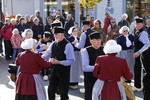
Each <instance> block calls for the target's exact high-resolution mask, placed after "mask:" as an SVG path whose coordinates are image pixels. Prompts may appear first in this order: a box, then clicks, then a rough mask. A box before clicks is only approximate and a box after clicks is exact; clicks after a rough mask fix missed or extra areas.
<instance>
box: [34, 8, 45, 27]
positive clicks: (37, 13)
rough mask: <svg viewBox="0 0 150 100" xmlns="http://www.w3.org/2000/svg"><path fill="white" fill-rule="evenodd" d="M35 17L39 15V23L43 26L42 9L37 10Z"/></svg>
mask: <svg viewBox="0 0 150 100" xmlns="http://www.w3.org/2000/svg"><path fill="white" fill-rule="evenodd" d="M35 17H37V18H38V19H39V24H40V25H41V26H43V19H42V17H41V16H40V11H39V10H37V11H35Z"/></svg>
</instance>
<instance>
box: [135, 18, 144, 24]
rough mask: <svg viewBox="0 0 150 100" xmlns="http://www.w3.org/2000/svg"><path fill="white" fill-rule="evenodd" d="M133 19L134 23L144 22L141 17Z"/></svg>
mask: <svg viewBox="0 0 150 100" xmlns="http://www.w3.org/2000/svg"><path fill="white" fill-rule="evenodd" d="M135 21H136V23H143V22H144V20H143V18H136V19H135Z"/></svg>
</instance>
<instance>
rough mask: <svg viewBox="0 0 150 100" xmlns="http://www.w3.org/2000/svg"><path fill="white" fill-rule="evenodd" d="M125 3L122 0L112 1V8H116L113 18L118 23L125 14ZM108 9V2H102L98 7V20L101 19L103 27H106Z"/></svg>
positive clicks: (103, 0)
mask: <svg viewBox="0 0 150 100" xmlns="http://www.w3.org/2000/svg"><path fill="white" fill-rule="evenodd" d="M122 5H123V1H122V0H112V7H113V8H114V13H113V15H112V14H111V16H112V17H113V18H115V19H116V21H117V22H118V21H120V20H121V15H122V12H123V9H124V8H123V6H122ZM106 7H107V0H102V1H101V2H100V3H99V4H98V5H97V19H99V20H100V21H101V23H102V26H103V25H104V18H105V9H106Z"/></svg>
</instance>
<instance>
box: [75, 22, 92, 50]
mask: <svg viewBox="0 0 150 100" xmlns="http://www.w3.org/2000/svg"><path fill="white" fill-rule="evenodd" d="M82 25H83V26H82V28H83V31H84V32H83V33H82V34H81V37H80V40H79V43H75V46H76V47H77V48H79V49H82V48H85V47H88V46H90V45H91V43H90V40H89V37H88V35H89V34H91V33H92V32H93V31H92V30H91V28H90V22H89V21H83V22H82Z"/></svg>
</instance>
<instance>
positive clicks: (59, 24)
mask: <svg viewBox="0 0 150 100" xmlns="http://www.w3.org/2000/svg"><path fill="white" fill-rule="evenodd" d="M55 27H61V23H52V27H51V29H53V28H55Z"/></svg>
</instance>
